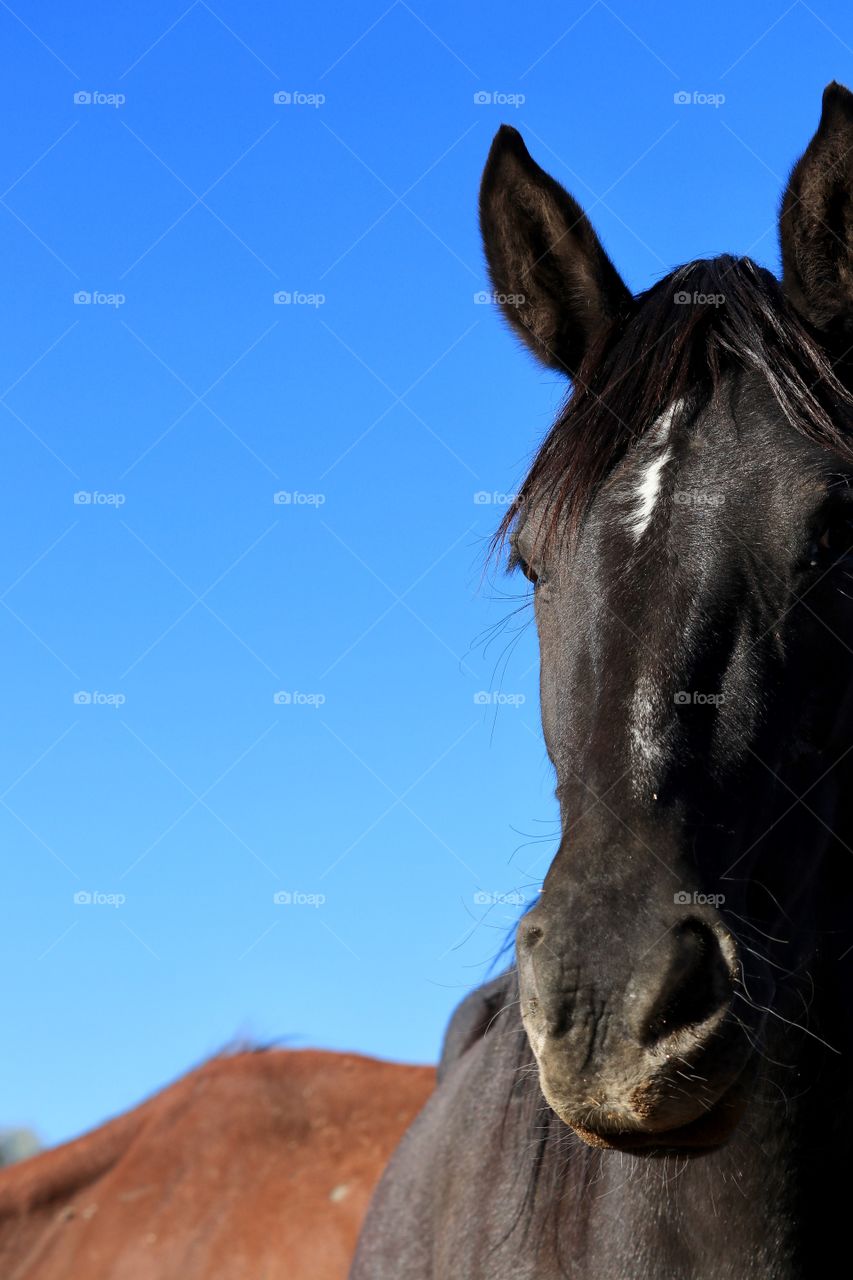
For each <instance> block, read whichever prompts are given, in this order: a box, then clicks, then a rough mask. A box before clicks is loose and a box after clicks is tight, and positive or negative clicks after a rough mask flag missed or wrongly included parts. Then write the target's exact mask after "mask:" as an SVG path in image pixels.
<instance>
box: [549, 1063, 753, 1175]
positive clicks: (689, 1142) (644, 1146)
mask: <svg viewBox="0 0 853 1280" xmlns="http://www.w3.org/2000/svg"><path fill="white" fill-rule="evenodd" d="M746 1074H747V1073H746V1072H744V1073H743V1075H742V1076H740V1077H738V1078H737V1079H736V1080H735V1081H734V1083H733V1084H732V1085H730V1087H729V1088H728V1089H727V1090H726V1091H725V1093H723V1094H722V1095H721V1096H720V1097H719V1098H718V1099H717V1101H716V1102H715V1103H714V1105H713V1106H712V1107H711V1108H710V1109H709V1110H708V1111H705V1112H703V1113H702V1114H701V1115H700V1116H698V1117H697V1118H696V1119H695V1120H691V1121H689V1122H688V1123H686V1124H682V1125H678V1126H676V1127H674V1128H671V1129H657V1130H651V1129H647V1128H642V1127H641V1124H640V1123H639V1122H637V1124H636V1125H635V1126H631V1127H624V1124H623V1123H622V1122H620V1118H619V1117H618V1116H605V1117H604V1119H603V1121H602V1124H601V1127H600V1128H593V1127H590V1118H589V1116H585V1117H584V1119H583V1121H581V1120H579V1119H578V1118H577V1117H576V1116H575V1117H573V1116H572V1115H571V1114H569V1113H567V1112H566V1111H565V1109H564V1108H563V1107H560V1106H555V1105H554V1103H551V1107H552V1109H553V1110H554V1111H555V1112H556V1114H557V1115H558V1116H559V1117H560V1119H561V1120H562V1121H563V1123H564V1124H566V1125H568V1127H569V1128H570V1129H572V1130H573V1131H574V1132H575V1133H576V1134H577V1136H578V1137H579V1138H580V1139H581V1141H582V1142H584V1143H585V1144H586V1145H587V1146H588V1147H596V1148H598V1149H600V1150H609V1151H622V1152H626V1153H629V1154H632V1155H643V1156H665V1155H673V1154H677V1155H686V1156H691V1155H694V1156H695V1155H705V1154H708V1153H710V1152H712V1151H717V1150H719V1149H720V1148H721V1147H724V1146H725V1145H726V1143H727V1142H728V1141H729V1139H730V1138H731V1136H732V1134H733V1133H734V1131H735V1129H736V1128H737V1126H738V1124H739V1122H740V1120H741V1119H742V1117H743V1114H744V1112H745V1110H746V1104H747V1098H748V1085H747V1082H746V1080H745V1078H744V1077H745V1076H746Z"/></svg>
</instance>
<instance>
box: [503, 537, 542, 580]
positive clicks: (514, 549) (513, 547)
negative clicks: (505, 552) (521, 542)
mask: <svg viewBox="0 0 853 1280" xmlns="http://www.w3.org/2000/svg"><path fill="white" fill-rule="evenodd" d="M509 545H510V552H509V565H508V566H507V567H508V570H509V572H510V573H512V572H513V570H514V569H520V570H521V572H522V573H523V574H524V576H525V578H526V579H527V581H528V582H532V583H533V585H534V586H536V583H537V582H538V581H539V574H538V573H537V572H536V570H535V569H534V568H533V566H532V565H531V564H529V563H528V561H527V560H525V558H524V556H523V555H522V554H521V552H520V550H519V548H518V538H517V537H516V536H515V535H514V534H513V536H512V537H511V538H510V544H509Z"/></svg>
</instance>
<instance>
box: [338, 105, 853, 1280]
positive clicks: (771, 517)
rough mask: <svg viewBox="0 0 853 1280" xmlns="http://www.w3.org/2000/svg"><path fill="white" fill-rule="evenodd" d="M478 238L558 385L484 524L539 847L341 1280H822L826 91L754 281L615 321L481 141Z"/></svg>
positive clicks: (849, 233) (618, 295) (725, 267)
mask: <svg viewBox="0 0 853 1280" xmlns="http://www.w3.org/2000/svg"><path fill="white" fill-rule="evenodd" d="M481 222H482V229H483V238H484V242H485V250H486V255H487V258H488V262H489V267H490V271H491V275H492V280H493V283H494V286H495V289H496V291H497V293H498V295H499V296H500V298H501V299H502V300H503V305H504V311H505V314H506V317H507V319H508V320H509V322H510V324H511V325H512V327H513V328H514V329H515V331H516V332H517V334H518V335H519V336H520V337H521V338H522V339H523V341H524V342H525V343H526V345H527V346H528V347H529V348H531V350H532V351H534V352H535V354H536V355H537V356H538V357H539V358H540V359H541V360H543V361H544V362H545V363H547V364H548V365H550V366H552V367H554V368H556V369H559V370H563V371H565V373H566V374H567V375H568V376H569V377H570V378H571V379H572V382H573V391H572V394H571V397H570V398H569V400H568V402H567V404H566V407H565V409H564V411H563V412H562V413H561V415H560V417H559V419H558V421H557V423H556V425H555V426H554V428H553V429H552V431H551V433H550V435H549V436H548V438H547V439H546V441H545V443H544V445H543V446H542V448H541V450H540V452H539V454H538V456H537V458H536V460H535V462H534V465H533V468H532V470H531V472H530V474H529V476H528V478H527V480H526V481H525V483H524V485H523V487H522V490H521V493H520V497H519V500H518V502H517V503H516V505H515V508H514V509H513V511H512V512H511V513H510V515H509V516H508V518H507V520H506V521H505V523H504V527H503V529H502V530H501V534H500V538H501V540H503V539H507V540H508V542H509V543H510V547H511V560H512V561H513V562H514V564H516V565H517V566H518V567H519V568H520V569H521V570H522V571H523V572H524V573H525V574H526V575H527V577H528V578H529V579H530V580H531V582H532V583H533V584H534V606H535V613H536V620H537V626H538V630H539V639H540V647H541V659H542V663H541V665H542V674H541V695H542V719H543V726H544V733H545V740H546V743H547V746H548V752H549V755H550V757H551V760H552V762H553V764H554V768H555V771H556V776H557V796H558V798H559V802H560V808H561V815H562V839H561V843H560V847H559V849H558V851H557V854H556V857H555V858H554V861H553V863H552V865H551V867H550V870H549V872H548V875H547V877H546V879H545V882H544V887H543V890H542V894H541V897H540V899H539V901H538V902H537V904H536V905H535V907H534V908H533V909H532V910H531V911H530V912H528V913H527V915H526V916H525V917H524V918H523V920H522V921H521V924H520V926H519V930H518V936H517V940H516V942H517V945H516V956H517V965H516V969H514V970H513V971H512V972H510V973H508V974H507V975H506V976H505V977H504V979H503V980H502V983H501V984H498V986H497V987H495V986H494V984H493V985H492V986H491V987H490V988H489V989H487V990H486V991H485V992H484V994H483V995H482V996H479V995H477V994H475V995H474V996H472V997H470V998H469V1001H468V1002H466V1004H465V1005H464V1006H463V1007H462V1009H461V1010H460V1011H459V1012H458V1013H457V1015H456V1017H455V1019H454V1023H453V1024H452V1026H451V1032H450V1034H449V1036H448V1040H447V1047H448V1048H447V1054H446V1056H445V1061H444V1062H443V1064H442V1071H441V1083H440V1085H439V1088H438V1090H437V1092H436V1093H435V1095H434V1096H433V1098H432V1099H431V1100H430V1102H429V1104H428V1105H427V1107H426V1109H425V1111H424V1112H423V1113H422V1115H421V1116H420V1118H419V1119H418V1120H417V1121H416V1123H415V1124H414V1126H413V1127H412V1128H411V1130H410V1131H409V1133H408V1134H407V1136H406V1138H405V1140H404V1142H403V1144H402V1146H401V1148H400V1149H399V1151H398V1152H397V1154H396V1156H395V1157H394V1159H393V1161H392V1163H391V1164H390V1166H389V1168H388V1170H387V1172H386V1174H385V1177H384V1180H383V1181H382V1183H381V1185H380V1188H379V1190H378V1192H377V1194H376V1197H375V1200H374V1203H373V1205H372V1208H371V1210H370V1213H369V1216H368V1219H367V1223H366V1226H365V1228H364V1231H363V1234H362V1239H361V1243H360V1246H359V1250H358V1253H357V1256H356V1260H355V1263H354V1266H353V1271H352V1277H353V1280H527V1278H529V1280H533V1278H534V1277H535V1280H552V1278H556V1277H563V1276H570V1277H584V1278H588V1277H596V1278H601V1280H605V1278H606V1280H622V1278H623V1277H624V1278H625V1280H644V1278H647V1277H648V1278H650V1277H654V1278H655V1280H669V1278H672V1280H691V1278H697V1277H703V1278H704V1277H707V1278H708V1280H711V1278H712V1277H713V1280H726V1278H731V1280H734V1278H737V1280H753V1278H755V1280H758V1278H759V1277H760V1278H761V1280H792V1278H793V1277H816V1276H823V1275H824V1274H826V1273H827V1272H828V1271H829V1268H830V1267H831V1268H832V1269H833V1270H834V1269H835V1268H836V1267H837V1268H843V1267H844V1266H845V1264H846V1265H850V1263H849V1243H848V1240H849V1230H848V1222H847V1214H848V1213H850V1212H851V1207H850V1204H849V1202H850V1199H851V1192H853V1176H851V1173H850V1169H851V1138H853V1016H851V1015H853V787H851V782H853V735H851V729H850V725H851V710H852V709H851V705H850V704H851V693H853V601H852V600H851V597H853V394H851V393H853V360H852V359H851V354H850V353H851V351H853V94H851V93H849V92H848V90H846V89H844V88H842V87H841V86H839V85H836V84H832V85H830V86H829V88H828V89H827V90H826V93H825V94H824V100H823V114H822V116H821V121H820V126H819V128H818V131H817V133H816V135H815V137H814V138H813V140H812V142H811V143H810V145H809V147H808V149H807V150H806V152H805V154H804V155H803V157H802V159H801V160H800V161H799V163H798V164H797V166H796V167H795V169H794V171H793V173H792V176H791V179H790V182H789V185H788V189H787V191H786V193H785V196H784V200H783V204H782V210H781V217H780V230H781V247H782V264H783V273H782V281H781V283H780V282H778V281H777V280H776V279H775V277H773V276H772V275H770V274H769V273H768V272H767V271H765V270H763V269H761V268H759V267H758V266H756V265H755V264H754V263H753V262H751V261H750V260H748V259H735V258H730V257H721V258H716V259H713V260H710V261H701V262H693V263H691V264H689V265H688V266H685V267H682V268H680V269H679V270H677V271H675V272H674V273H672V274H671V275H669V276H667V277H666V278H665V279H664V280H662V281H661V282H660V283H659V284H657V285H655V286H654V287H653V288H652V289H650V290H648V292H646V293H643V294H641V295H640V296H639V297H632V296H631V294H630V292H629V291H628V289H627V288H626V286H625V284H624V283H623V282H622V280H621V279H620V277H619V275H618V274H617V272H616V270H615V268H614V266H613V265H612V263H611V262H610V260H609V258H608V257H607V255H606V253H605V252H604V249H603V248H602V246H601V244H600V243H599V241H598V239H597V237H596V235H595V232H594V231H593V229H592V227H591V225H590V223H589V222H588V221H587V218H586V216H585V215H584V213H583V211H582V210H581V209H580V207H579V206H578V205H577V204H576V203H575V201H574V200H573V199H572V198H571V196H569V195H568V194H567V193H566V192H565V191H564V190H563V189H562V187H560V186H559V185H558V184H557V183H556V182H555V181H554V180H553V179H552V178H550V177H548V176H547V175H546V174H545V173H543V172H542V170H541V169H539V167H538V166H537V165H536V164H535V163H534V161H533V160H532V159H531V158H530V156H529V154H528V152H527V150H526V149H525V146H524V143H523V142H522V140H521V138H520V136H519V135H518V133H516V131H515V130H513V129H510V128H506V127H504V128H502V129H501V131H500V132H499V134H498V135H497V137H496V139H495V142H494V145H493V147H492V151H491V154H490V156H489V161H488V164H487V166H486V171H485V175H484V178H483V187H482V198H481Z"/></svg>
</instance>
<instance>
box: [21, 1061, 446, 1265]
mask: <svg viewBox="0 0 853 1280" xmlns="http://www.w3.org/2000/svg"><path fill="white" fill-rule="evenodd" d="M434 1080H435V1071H434V1069H433V1068H431V1067H415V1066H402V1065H399V1064H396V1063H391V1062H379V1061H377V1060H375V1059H372V1058H363V1057H359V1056H357V1055H355V1054H343V1053H324V1052H320V1051H317V1050H304V1051H298V1052H297V1051H278V1050H267V1051H263V1052H249V1053H239V1054H234V1055H233V1056H227V1057H220V1058H215V1059H213V1060H212V1061H210V1062H207V1063H206V1064H205V1065H204V1066H202V1067H199V1068H198V1069H197V1070H195V1071H192V1072H190V1073H189V1074H188V1075H186V1076H184V1077H182V1078H181V1079H180V1080H178V1081H176V1083H174V1084H172V1085H170V1086H169V1087H168V1088H166V1089H164V1090H163V1092H162V1093H159V1094H157V1095H155V1096H154V1097H153V1098H150V1099H149V1100H148V1101H147V1102H143V1103H142V1104H141V1105H140V1106H138V1107H136V1108H135V1110H133V1111H130V1112H127V1113H126V1114H125V1115H122V1116H119V1117H118V1118H117V1119H115V1120H111V1121H109V1122H108V1123H107V1124H105V1125H103V1126H102V1127H101V1128H100V1129H96V1130H95V1131H94V1132H92V1133H88V1134H85V1135H84V1136H83V1137H81V1138H77V1139H76V1140H75V1141H73V1142H69V1143H66V1144H65V1145H64V1146H61V1147H58V1148H56V1149H55V1150H52V1151H46V1152H43V1153H42V1154H41V1155H37V1156H34V1157H33V1158H32V1159H30V1160H27V1161H24V1162H23V1163H22V1164H19V1165H13V1166H11V1167H9V1168H7V1169H2V1170H0V1276H2V1277H3V1280H173V1278H174V1280H214V1277H215V1280H343V1278H344V1277H345V1276H346V1274H347V1270H348V1267H349V1263H350V1259H351V1257H352V1254H353V1251H354V1248H355V1241H356V1238H357V1235H358V1231H359V1228H360V1226H361V1220H362V1217H363V1216H364V1212H365V1210H366V1208H367V1203H368V1200H369V1199H370V1194H371V1192H372V1190H373V1187H374V1184H375V1183H376V1181H377V1180H378V1178H379V1175H380V1173H381V1172H382V1170H383V1168H384V1167H385V1164H386V1163H387V1161H388V1158H389V1156H390V1155H391V1153H392V1151H393V1150H394V1148H395V1146H396V1145H397V1142H398V1141H399V1139H400V1137H401V1136H402V1134H403V1132H404V1131H405V1129H406V1128H407V1127H408V1125H409V1124H410V1123H411V1121H412V1120H413V1119H414V1117H415V1115H416V1114H417V1113H418V1111H419V1110H420V1109H421V1107H422V1106H423V1104H424V1102H425V1101H426V1099H427V1097H428V1096H429V1094H430V1092H431V1090H432V1088H433V1084H434Z"/></svg>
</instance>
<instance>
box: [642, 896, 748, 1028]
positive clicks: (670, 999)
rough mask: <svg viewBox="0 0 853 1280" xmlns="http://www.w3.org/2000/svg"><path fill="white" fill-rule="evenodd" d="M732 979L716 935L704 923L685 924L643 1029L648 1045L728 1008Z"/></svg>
mask: <svg viewBox="0 0 853 1280" xmlns="http://www.w3.org/2000/svg"><path fill="white" fill-rule="evenodd" d="M731 997H732V979H731V973H730V970H729V966H728V964H727V962H726V958H725V956H724V955H723V952H722V950H721V947H720V943H719V941H718V939H717V936H716V934H715V933H714V932H713V930H712V929H710V928H708V926H707V925H705V924H703V923H702V921H700V920H685V921H684V922H683V923H682V924H681V925H680V926H679V928H678V930H677V931H676V932H675V935H674V948H673V949H672V951H671V952H670V955H669V959H668V963H667V967H666V968H665V970H664V973H663V975H662V978H661V980H660V989H659V991H658V994H657V995H656V996H655V997H654V999H653V1001H652V1004H651V1007H650V1008H649V1010H648V1012H647V1014H646V1016H645V1018H644V1020H643V1026H642V1029H641V1039H642V1040H643V1042H644V1043H645V1044H647V1045H653V1044H655V1043H657V1042H658V1041H661V1040H664V1039H666V1038H667V1037H668V1036H671V1035H674V1034H675V1033H676V1032H678V1031H684V1030H687V1029H689V1028H691V1027H698V1026H699V1025H700V1024H702V1023H703V1022H707V1021H708V1019H709V1018H711V1017H713V1016H714V1015H715V1014H717V1013H720V1012H721V1011H722V1010H723V1009H725V1008H727V1007H728V1005H729V1002H730V1001H731Z"/></svg>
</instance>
